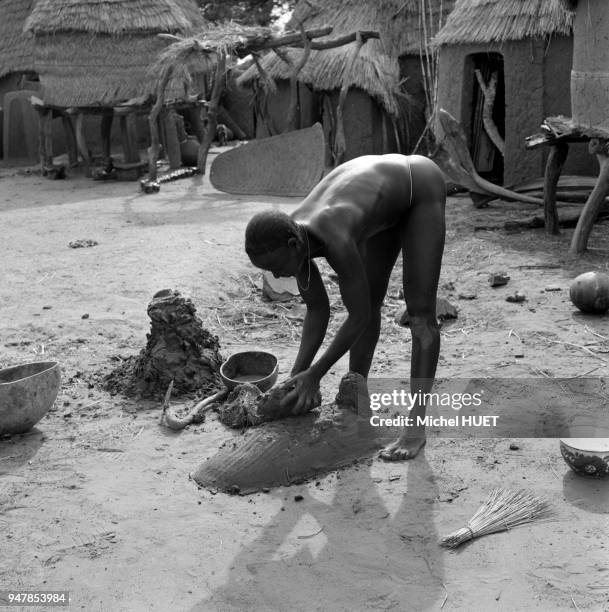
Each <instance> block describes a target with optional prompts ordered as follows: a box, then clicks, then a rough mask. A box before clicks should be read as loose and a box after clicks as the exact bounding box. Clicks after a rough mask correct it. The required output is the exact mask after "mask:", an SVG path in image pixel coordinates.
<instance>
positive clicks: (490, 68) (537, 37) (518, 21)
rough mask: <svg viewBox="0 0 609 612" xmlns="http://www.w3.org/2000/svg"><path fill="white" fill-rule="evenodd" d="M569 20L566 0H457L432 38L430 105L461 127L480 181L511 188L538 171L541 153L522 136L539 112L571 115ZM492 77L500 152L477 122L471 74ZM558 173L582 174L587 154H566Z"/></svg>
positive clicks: (478, 95) (478, 106)
mask: <svg viewBox="0 0 609 612" xmlns="http://www.w3.org/2000/svg"><path fill="white" fill-rule="evenodd" d="M573 19H574V12H573V10H572V8H571V7H570V5H569V3H568V2H567V1H566V0H526V1H524V0H457V2H456V4H455V7H454V10H453V11H452V13H451V14H450V15H449V17H448V19H447V21H446V25H445V26H444V27H443V28H442V29H441V30H440V32H439V33H438V34H437V35H436V36H435V38H434V40H433V44H434V46H436V48H438V50H439V71H438V75H439V76H438V102H437V104H438V106H439V107H440V108H444V109H445V110H447V111H448V112H449V113H450V114H451V115H453V117H455V118H456V119H457V120H458V121H459V122H460V123H461V124H462V126H463V127H464V129H465V133H466V136H467V138H468V143H469V146H470V152H471V155H472V158H473V161H474V165H475V167H476V170H477V171H478V173H479V174H481V175H482V176H484V177H485V178H488V179H489V180H492V181H494V182H498V183H503V184H508V185H510V184H515V183H518V182H520V181H524V180H528V179H536V178H538V177H540V176H542V175H543V169H544V165H545V154H546V151H542V150H540V149H536V150H526V149H525V138H526V137H527V136H529V135H531V134H534V133H536V132H537V131H538V130H539V125H540V123H541V121H542V120H543V118H544V117H548V116H552V115H570V113H571V102H570V72H571V62H572V56H573V36H572V25H573ZM473 24H475V27H474V25H473ZM476 73H478V75H477V74H476ZM493 74H494V75H496V88H495V93H496V96H495V99H494V104H493V107H492V120H493V122H494V124H495V126H496V128H497V131H498V132H499V134H500V136H501V137H503V139H504V151H503V153H500V151H499V150H498V148H497V147H496V146H495V144H494V143H493V142H491V140H490V137H489V136H488V133H487V130H486V129H485V128H484V125H483V124H484V120H485V119H484V116H485V100H486V94H485V93H484V91H483V89H482V88H481V87H480V85H479V80H478V79H479V78H482V79H483V80H484V82H485V83H486V84H487V85H488V84H489V83H490V82H491V77H492V75H493ZM436 129H437V130H438V131H439V132H441V130H439V128H438V126H436ZM578 146H579V145H573V150H574V151H577V148H578ZM565 172H566V173H570V174H587V173H589V163H588V159H587V157H586V156H585V155H578V154H577V152H576V153H575V154H573V155H570V156H569V159H568V161H567V166H566V167H565Z"/></svg>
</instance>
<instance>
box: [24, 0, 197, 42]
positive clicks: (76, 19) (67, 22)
mask: <svg viewBox="0 0 609 612" xmlns="http://www.w3.org/2000/svg"><path fill="white" fill-rule="evenodd" d="M202 22H203V18H202V16H201V14H200V12H199V11H198V9H197V7H196V4H195V3H194V2H192V1H191V0H38V2H37V3H36V6H35V7H34V10H33V11H32V14H31V15H30V17H29V18H28V20H27V22H26V24H25V28H26V31H31V32H33V33H35V34H54V33H56V32H87V33H89V34H126V33H132V32H138V33H157V32H186V31H189V30H191V29H192V28H193V26H194V27H198V26H200V25H202Z"/></svg>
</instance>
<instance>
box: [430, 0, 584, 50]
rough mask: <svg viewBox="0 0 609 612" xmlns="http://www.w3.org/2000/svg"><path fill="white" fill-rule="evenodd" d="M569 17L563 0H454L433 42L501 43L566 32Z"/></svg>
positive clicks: (568, 27) (569, 23)
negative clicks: (450, 11) (444, 23)
mask: <svg viewBox="0 0 609 612" xmlns="http://www.w3.org/2000/svg"><path fill="white" fill-rule="evenodd" d="M573 17H574V13H573V12H572V11H571V10H569V8H568V6H567V3H566V2H565V0H527V1H526V2H523V0H500V1H497V0H457V3H456V5H455V8H454V10H453V11H452V13H451V14H450V15H449V16H448V19H447V21H446V25H445V26H444V27H443V28H442V30H441V31H440V33H439V34H438V35H437V36H436V37H435V39H434V43H435V44H437V45H446V44H465V43H478V44H479V43H503V42H506V41H508V40H524V39H531V38H545V37H546V36H548V35H551V34H557V35H566V36H568V35H570V34H571V29H572V26H573ZM473 24H475V27H474V25H473Z"/></svg>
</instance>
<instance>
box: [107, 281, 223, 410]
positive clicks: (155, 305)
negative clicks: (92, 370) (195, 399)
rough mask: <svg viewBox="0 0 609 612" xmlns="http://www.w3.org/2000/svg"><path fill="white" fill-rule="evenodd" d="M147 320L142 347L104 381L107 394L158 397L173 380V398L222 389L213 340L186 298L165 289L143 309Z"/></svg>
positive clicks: (216, 349)
mask: <svg viewBox="0 0 609 612" xmlns="http://www.w3.org/2000/svg"><path fill="white" fill-rule="evenodd" d="M148 316H149V317H150V321H151V327H150V333H148V334H147V336H146V338H147V342H146V346H145V347H144V348H143V349H142V350H141V352H140V354H139V355H138V356H137V357H131V358H130V359H127V360H126V361H124V362H123V363H122V364H121V365H120V366H119V367H118V368H117V369H116V370H114V371H113V372H111V373H110V374H109V375H108V376H107V377H106V379H105V381H104V383H105V385H104V386H105V387H106V388H107V389H108V390H109V391H110V392H112V393H123V394H125V395H139V396H141V397H150V398H160V397H162V396H163V395H164V394H165V392H166V391H167V387H168V386H169V383H170V382H171V381H172V380H173V393H174V395H181V394H185V393H193V392H195V391H209V390H210V389H215V388H218V387H219V386H220V385H221V381H220V378H219V375H218V372H219V370H220V365H221V364H222V357H221V355H220V353H219V349H220V343H219V341H218V337H217V336H213V335H212V334H211V333H210V332H209V331H207V330H206V329H204V328H203V323H202V321H201V319H200V318H199V317H198V316H197V314H196V308H195V306H194V304H193V303H192V301H191V300H190V299H189V298H185V297H182V296H181V295H180V293H179V292H178V291H172V290H170V289H166V290H163V291H159V292H158V293H157V294H155V295H154V297H153V298H152V301H151V302H150V304H149V305H148Z"/></svg>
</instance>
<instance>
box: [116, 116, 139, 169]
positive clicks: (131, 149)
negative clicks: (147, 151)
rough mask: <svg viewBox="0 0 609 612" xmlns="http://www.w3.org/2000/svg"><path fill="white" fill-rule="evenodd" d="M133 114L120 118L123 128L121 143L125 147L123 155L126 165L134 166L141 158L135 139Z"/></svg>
mask: <svg viewBox="0 0 609 612" xmlns="http://www.w3.org/2000/svg"><path fill="white" fill-rule="evenodd" d="M133 120H134V115H133V113H129V114H128V115H121V116H120V126H121V142H122V145H123V155H124V158H125V163H127V164H132V163H134V162H139V161H140V156H139V154H138V152H137V146H136V143H135V142H134V139H133V132H134V129H133Z"/></svg>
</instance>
